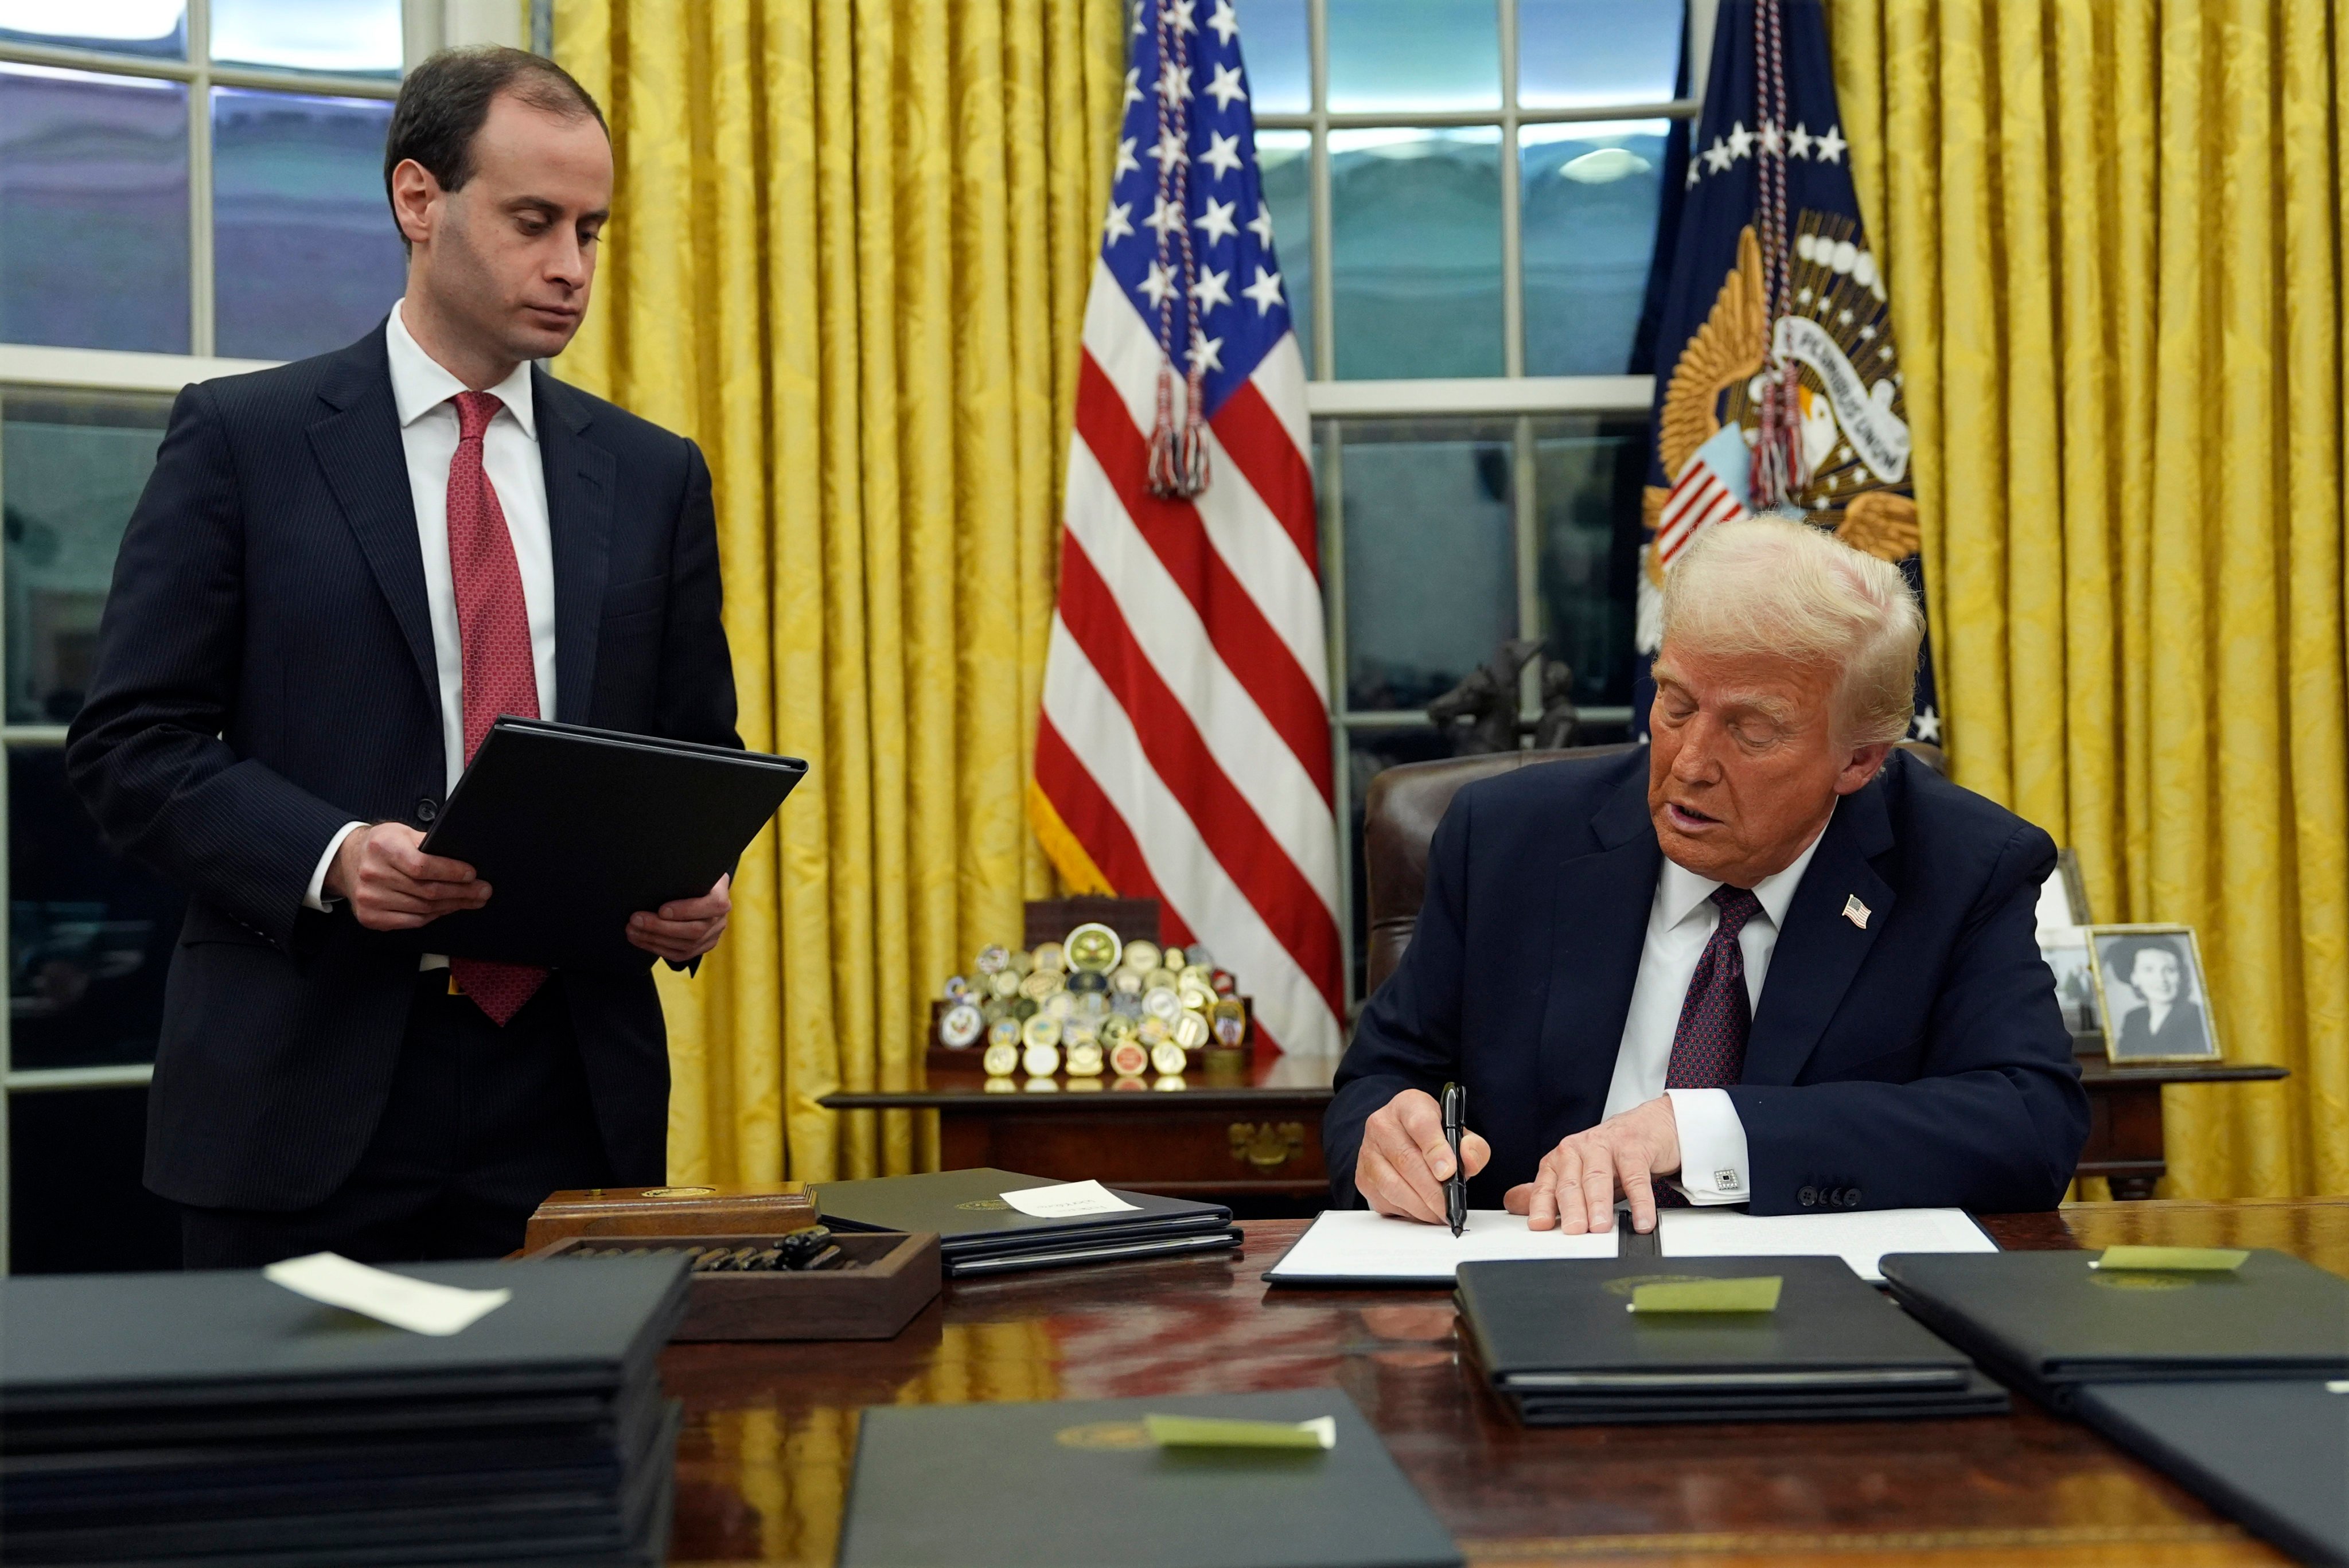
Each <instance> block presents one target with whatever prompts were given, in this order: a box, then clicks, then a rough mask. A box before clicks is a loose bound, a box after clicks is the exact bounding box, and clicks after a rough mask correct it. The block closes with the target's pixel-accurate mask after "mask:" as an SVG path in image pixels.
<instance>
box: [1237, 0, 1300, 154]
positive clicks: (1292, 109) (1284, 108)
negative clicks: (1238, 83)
mask: <svg viewBox="0 0 2349 1568" xmlns="http://www.w3.org/2000/svg"><path fill="white" fill-rule="evenodd" d="M1238 15H1239V19H1240V57H1241V59H1242V60H1243V61H1244V62H1245V63H1246V64H1247V79H1248V96H1249V99H1250V101H1251V102H1252V103H1254V105H1255V106H1256V112H1257V113H1258V114H1303V113H1305V112H1306V111H1307V110H1308V109H1309V108H1312V107H1313V57H1312V54H1311V50H1310V46H1309V42H1308V37H1307V31H1306V22H1305V0H1239V6H1238ZM1258 141H1259V143H1261V141H1262V139H1261V138H1258Z"/></svg>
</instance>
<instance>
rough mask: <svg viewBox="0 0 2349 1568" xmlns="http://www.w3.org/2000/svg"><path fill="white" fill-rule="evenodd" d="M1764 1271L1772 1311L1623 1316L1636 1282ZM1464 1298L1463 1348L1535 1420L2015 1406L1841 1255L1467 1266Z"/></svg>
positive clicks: (1964, 1411) (1757, 1417) (1884, 1415)
mask: <svg viewBox="0 0 2349 1568" xmlns="http://www.w3.org/2000/svg"><path fill="white" fill-rule="evenodd" d="M1771 1278H1775V1279H1776V1280H1777V1281H1778V1282H1779V1287H1778V1293H1777V1300H1776V1305H1775V1307H1774V1308H1772V1309H1771V1310H1767V1311H1705V1310H1691V1311H1657V1312H1649V1311H1632V1310H1630V1309H1631V1307H1632V1306H1633V1305H1634V1304H1635V1302H1639V1303H1641V1304H1644V1303H1645V1301H1646V1300H1647V1299H1648V1298H1647V1296H1646V1295H1644V1294H1643V1293H1642V1292H1641V1290H1640V1287H1641V1286H1644V1285H1665V1286H1673V1285H1686V1284H1693V1283H1697V1282H1703V1281H1714V1280H1721V1281H1727V1280H1742V1281H1753V1280H1761V1279H1771ZM1765 1294H1766V1293H1765ZM1700 1299H1701V1298H1700ZM1458 1302H1459V1306H1460V1314H1461V1317H1462V1319H1463V1320H1464V1323H1465V1324H1466V1326H1467V1330H1468V1334H1467V1345H1468V1348H1469V1350H1470V1353H1471V1354H1472V1355H1473V1356H1474V1357H1475V1360H1476V1361H1477V1363H1478V1364H1479V1366H1480V1367H1482V1369H1483V1372H1484V1375H1485V1377H1486V1378H1487V1379H1488V1380H1489V1382H1490V1383H1491V1386H1492V1387H1493V1390H1494V1392H1495V1394H1497V1395H1498V1396H1499V1397H1500V1398H1501V1400H1502V1402H1503V1403H1504V1404H1506V1405H1507V1406H1508V1407H1509V1408H1511V1409H1512V1410H1514V1411H1515V1412H1516V1416H1517V1418H1518V1419H1520V1420H1521V1421H1523V1422H1524V1423H1525V1424H1526V1425H1527V1426H1529V1427H1564V1426H1582V1425H1591V1424H1614V1423H1645V1422H1658V1421H1816V1420H1835V1419H1847V1420H1884V1419H1888V1418H1900V1417H1930V1416H1972V1415H1995V1414H1997V1413H1999V1412H2000V1411H2002V1410H2004V1409H2006V1408H2008V1405H2007V1398H2006V1392H2005V1390H2004V1389H2002V1388H2001V1387H1999V1386H1998V1385H1997V1384H1996V1383H1994V1382H1992V1380H1991V1379H1989V1378H1987V1377H1983V1376H1982V1374H1981V1373H1980V1372H1978V1371H1976V1370H1975V1369H1974V1367H1973V1364H1972V1363H1971V1362H1970V1361H1968V1360H1967V1359H1966V1357H1964V1355H1962V1354H1961V1353H1960V1352H1959V1351H1957V1350H1954V1349H1952V1348H1951V1347H1950V1346H1947V1345H1944V1344H1943V1343H1941V1341H1940V1340H1939V1339H1937V1338H1935V1337H1934V1336H1932V1335H1931V1334H1929V1333H1927V1332H1926V1331H1925V1330H1924V1329H1923V1328H1922V1327H1920V1326H1918V1324H1917V1323H1916V1322H1914V1321H1913V1320H1912V1319H1910V1318H1909V1315H1907V1314H1906V1313H1904V1312H1902V1311H1901V1310H1900V1309H1899V1307H1898V1306H1896V1305H1893V1304H1892V1303H1891V1302H1890V1301H1888V1300H1886V1299H1885V1297H1884V1296H1883V1295H1882V1294H1881V1293H1880V1292H1878V1290H1877V1289H1876V1288H1875V1287H1874V1286H1873V1285H1870V1284H1868V1283H1867V1282H1866V1281H1864V1280H1862V1279H1861V1278H1860V1277H1859V1276H1858V1275H1857V1274H1854V1273H1853V1272H1852V1270H1851V1265H1850V1264H1847V1263H1845V1262H1844V1261H1843V1260H1842V1259H1841V1258H1818V1257H1774V1258H1672V1259H1669V1260H1667V1259H1661V1258H1619V1259H1615V1260H1612V1261H1609V1262H1599V1261H1567V1260H1561V1261H1558V1262H1556V1263H1465V1264H1461V1265H1460V1269H1459V1274H1458Z"/></svg>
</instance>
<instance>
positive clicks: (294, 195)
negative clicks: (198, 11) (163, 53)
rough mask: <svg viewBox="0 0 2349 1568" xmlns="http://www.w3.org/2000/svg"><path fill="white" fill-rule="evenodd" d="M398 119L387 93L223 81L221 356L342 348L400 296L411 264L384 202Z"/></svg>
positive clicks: (216, 118)
mask: <svg viewBox="0 0 2349 1568" xmlns="http://www.w3.org/2000/svg"><path fill="white" fill-rule="evenodd" d="M390 124H391V105H390V104H389V103H387V102H384V101H382V100H380V99H375V98H309V97H305V96H302V95H299V94H295V93H267V92H245V91H242V90H239V89H233V88H214V89H213V91H212V253H213V255H214V257H215V258H216V259H215V261H214V263H213V275H214V276H215V277H217V278H218V279H219V284H218V290H217V294H216V295H215V297H216V299H217V301H218V306H217V309H218V317H217V325H216V328H215V330H216V332H217V335H218V341H219V345H220V352H221V353H222V354H226V355H235V356H246V357H250V358H254V359H299V358H302V357H303V356H305V355H311V354H318V353H322V352H324V351H325V350H326V349H329V348H339V347H341V346H343V345H344V344H346V343H348V342H350V341H351V340H352V339H353V338H355V337H357V336H358V335H360V334H361V333H363V332H365V331H366V330H367V328H368V327H369V326H370V325H373V324H374V323H376V322H377V321H378V320H380V319H382V316H383V314H384V312H385V311H387V310H388V309H389V308H390V307H391V303H392V301H394V300H396V299H398V297H399V289H400V283H401V281H402V279H403V277H404V276H405V275H406V262H405V261H404V259H403V257H402V255H401V253H400V249H399V235H398V232H397V231H396V230H395V229H394V228H393V227H392V222H391V211H390V209H389V208H388V206H387V205H386V204H385V202H384V199H383V140H384V134H385V132H386V130H387V129H388V128H389V126H390Z"/></svg>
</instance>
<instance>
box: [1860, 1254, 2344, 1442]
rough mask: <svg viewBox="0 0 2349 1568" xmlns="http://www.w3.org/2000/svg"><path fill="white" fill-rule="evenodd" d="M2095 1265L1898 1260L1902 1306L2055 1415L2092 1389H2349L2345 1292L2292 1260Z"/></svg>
mask: <svg viewBox="0 0 2349 1568" xmlns="http://www.w3.org/2000/svg"><path fill="white" fill-rule="evenodd" d="M2097 1256H2098V1254H2097V1253H2093V1252H2033V1253H2025V1252H2016V1253H1979V1254H1950V1253H1934V1254H1930V1255H1929V1254H1926V1253H1893V1254H1891V1255H1889V1256H1888V1257H1886V1258H1885V1259H1884V1261H1883V1264H1881V1267H1882V1268H1883V1270H1884V1278H1885V1282H1886V1283H1887V1284H1889V1285H1890V1286H1891V1287H1892V1291H1893V1294H1894V1295H1897V1296H1898V1297H1899V1300H1900V1302H1901V1304H1902V1305H1905V1306H1907V1307H1908V1308H1909V1311H1910V1312H1912V1313H1914V1314H1915V1315H1917V1316H1918V1318H1919V1319H1920V1320H1921V1321H1923V1322H1924V1323H1925V1324H1927V1325H1928V1326H1930V1327H1931V1328H1932V1329H1933V1330H1934V1332H1936V1333H1938V1334H1940V1336H1942V1337H1943V1338H1945V1339H1947V1340H1949V1341H1950V1342H1951V1343H1952V1344H1954V1345H1957V1346H1961V1347H1962V1348H1964V1349H1965V1350H1967V1351H1968V1352H1970V1353H1971V1355H1972V1356H1973V1357H1974V1358H1975V1359H1976V1360H1978V1361H1980V1362H1981V1363H1982V1365H1983V1366H1984V1367H1988V1368H1989V1369H1990V1370H1992V1371H1993V1372H1996V1373H1998V1374H1999V1375H2000V1376H2001V1377H2004V1378H2006V1379H2007V1380H2008V1381H2009V1382H2012V1383H2014V1384H2016V1385H2018V1386H2019V1387H2024V1388H2027V1389H2029V1390H2030V1391H2031V1392H2032V1393H2033V1394H2035V1395H2037V1396H2038V1397H2039V1398H2042V1399H2044V1400H2046V1401H2048V1402H2049V1403H2051V1404H2054V1405H2056V1406H2058V1407H2062V1406H2064V1405H2065V1404H2066V1403H2067V1402H2068V1400H2069V1398H2070V1394H2071V1390H2072V1388H2073V1387H2074V1386H2075V1385H2077V1384H2080V1383H2084V1382H2099V1383H2101V1382H2123V1381H2125V1382H2149V1381H2176V1380H2181V1379H2186V1378H2198V1377H2212V1378H2244V1377H2349V1280H2344V1279H2342V1278H2341V1277H2340V1276H2339V1275H2337V1274H2327V1273H2326V1272H2325V1271H2324V1270H2323V1269H2320V1268H2317V1267H2315V1266H2314V1265H2313V1264H2304V1263H2302V1262H2301V1261H2300V1260H2299V1259H2298V1258H2295V1257H2292V1256H2291V1255H2289V1254H2288V1253H2278V1252H2268V1251H2259V1252H2254V1253H2251V1256H2250V1257H2249V1258H2247V1259H2245V1260H2244V1262H2243V1265H2242V1267H2240V1269H2237V1270H2234V1271H2232V1272H2220V1273H2184V1272H2180V1273H2175V1274H2172V1273H2159V1272H2153V1273H2148V1272H2143V1271H2134V1270H2133V1271H2127V1272H2121V1271H2106V1270H2100V1269H2093V1268H2090V1267H2089V1266H2088V1265H2089V1264H2091V1263H2093V1262H2095V1260H2096V1258H2097Z"/></svg>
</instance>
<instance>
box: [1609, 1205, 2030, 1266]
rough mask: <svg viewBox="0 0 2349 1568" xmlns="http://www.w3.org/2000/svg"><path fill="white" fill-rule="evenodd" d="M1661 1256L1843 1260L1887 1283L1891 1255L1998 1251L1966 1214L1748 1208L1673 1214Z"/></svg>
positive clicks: (1665, 1224) (1659, 1225)
mask: <svg viewBox="0 0 2349 1568" xmlns="http://www.w3.org/2000/svg"><path fill="white" fill-rule="evenodd" d="M1656 1234H1657V1240H1658V1243H1659V1245H1658V1249H1657V1250H1658V1251H1660V1252H1661V1253H1663V1255H1664V1256H1666V1257H1668V1258H1771V1257H1806V1258H1808V1257H1827V1258H1841V1259H1843V1261H1844V1262H1846V1263H1847V1264H1850V1265H1851V1267H1852V1272H1853V1273H1855V1274H1858V1275H1859V1277H1860V1278H1862V1279H1864V1280H1868V1281H1870V1282H1878V1281H1881V1280H1882V1279H1883V1278H1884V1275H1883V1274H1882V1273H1881V1272H1880V1271H1879V1270H1878V1268H1877V1266H1876V1263H1877V1260H1878V1258H1881V1257H1882V1256H1883V1255H1884V1254H1885V1253H1994V1252H1996V1251H1998V1243H1996V1242H1993V1241H1992V1240H1991V1239H1990V1237H1989V1235H1988V1234H1987V1233H1984V1232H1983V1230H1982V1227H1981V1226H1980V1225H1977V1224H1975V1223H1974V1222H1973V1218H1972V1216H1971V1215H1970V1214H1968V1213H1967V1212H1965V1211H1964V1210H1963V1209H1863V1210H1861V1211H1860V1212H1857V1213H1852V1214H1749V1213H1746V1212H1744V1210H1742V1209H1665V1210H1662V1211H1661V1212H1659V1213H1658V1214H1657V1216H1656Z"/></svg>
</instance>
